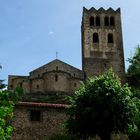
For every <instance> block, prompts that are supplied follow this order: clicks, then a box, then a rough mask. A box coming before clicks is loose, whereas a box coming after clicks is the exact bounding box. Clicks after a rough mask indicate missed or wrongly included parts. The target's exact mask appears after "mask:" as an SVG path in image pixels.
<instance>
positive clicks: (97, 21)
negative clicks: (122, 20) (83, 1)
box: [96, 16, 100, 26]
mask: <svg viewBox="0 0 140 140" xmlns="http://www.w3.org/2000/svg"><path fill="white" fill-rule="evenodd" d="M96 26H100V17H99V16H97V17H96Z"/></svg>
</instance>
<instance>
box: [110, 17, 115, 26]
mask: <svg viewBox="0 0 140 140" xmlns="http://www.w3.org/2000/svg"><path fill="white" fill-rule="evenodd" d="M110 25H111V26H115V19H114V17H110Z"/></svg>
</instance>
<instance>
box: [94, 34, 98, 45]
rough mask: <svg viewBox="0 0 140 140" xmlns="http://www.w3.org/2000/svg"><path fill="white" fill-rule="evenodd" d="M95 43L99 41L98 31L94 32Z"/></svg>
mask: <svg viewBox="0 0 140 140" xmlns="http://www.w3.org/2000/svg"><path fill="white" fill-rule="evenodd" d="M93 43H99V36H98V33H94V34H93Z"/></svg>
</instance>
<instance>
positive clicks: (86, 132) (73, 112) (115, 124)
mask: <svg viewBox="0 0 140 140" xmlns="http://www.w3.org/2000/svg"><path fill="white" fill-rule="evenodd" d="M71 103H72V106H71V107H70V108H69V111H68V115H69V116H70V117H69V119H68V120H67V121H66V124H65V126H66V129H67V132H68V133H70V134H74V135H77V136H79V137H82V138H83V139H86V138H88V137H94V136H95V135H99V136H100V137H101V139H103V140H109V139H110V134H111V133H116V134H117V133H119V132H122V133H126V130H127V129H128V128H129V127H130V126H131V127H133V126H134V116H135V114H136V113H137V108H136V104H135V102H134V101H133V100H132V99H131V91H130V88H129V87H128V86H127V85H121V83H120V81H119V78H118V77H117V76H116V75H115V74H114V73H113V72H112V70H109V71H107V72H106V73H105V74H103V75H100V76H98V77H96V78H94V79H93V78H89V79H88V80H87V81H86V82H85V83H83V85H82V86H81V87H80V89H79V90H78V91H76V93H75V95H74V96H73V97H71Z"/></svg>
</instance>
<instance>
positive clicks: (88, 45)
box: [81, 7, 125, 81]
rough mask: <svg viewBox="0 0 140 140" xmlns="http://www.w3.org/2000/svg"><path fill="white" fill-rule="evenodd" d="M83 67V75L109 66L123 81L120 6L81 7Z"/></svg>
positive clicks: (102, 70)
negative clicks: (107, 7) (113, 7)
mask: <svg viewBox="0 0 140 140" xmlns="http://www.w3.org/2000/svg"><path fill="white" fill-rule="evenodd" d="M81 34H82V69H83V71H84V72H85V75H86V77H88V76H96V75H99V74H102V73H103V72H104V71H106V70H108V69H109V68H112V69H113V71H114V72H115V73H116V74H118V76H119V77H120V78H121V79H122V81H124V79H125V78H124V77H125V65H124V53H123V39H122V28H121V15H120V8H119V9H117V10H113V9H112V8H109V9H108V10H105V9H103V8H100V9H98V10H96V9H95V8H91V9H89V10H88V9H86V8H85V7H84V8H83V17H82V26H81Z"/></svg>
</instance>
